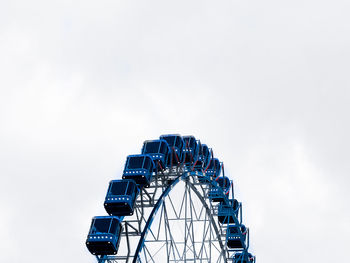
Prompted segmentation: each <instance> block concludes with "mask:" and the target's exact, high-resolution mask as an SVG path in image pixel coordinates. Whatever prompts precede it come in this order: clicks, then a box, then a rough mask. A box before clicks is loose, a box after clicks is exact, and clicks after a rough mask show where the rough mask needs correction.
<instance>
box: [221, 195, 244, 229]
mask: <svg viewBox="0 0 350 263" xmlns="http://www.w3.org/2000/svg"><path fill="white" fill-rule="evenodd" d="M239 206H240V204H239V202H238V201H237V200H236V199H230V200H229V203H228V204H225V203H224V202H221V203H220V204H219V207H218V220H219V222H220V223H221V224H234V223H235V221H234V219H233V218H234V217H235V218H238V211H239Z"/></svg>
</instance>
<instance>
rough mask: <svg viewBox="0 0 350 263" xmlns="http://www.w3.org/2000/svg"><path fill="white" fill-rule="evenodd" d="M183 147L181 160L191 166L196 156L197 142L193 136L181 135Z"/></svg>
mask: <svg viewBox="0 0 350 263" xmlns="http://www.w3.org/2000/svg"><path fill="white" fill-rule="evenodd" d="M182 138H183V140H184V147H183V149H182V152H183V162H184V164H185V166H187V167H192V165H193V164H194V162H195V160H197V158H198V147H197V146H198V144H197V141H196V138H195V137H194V136H183V137H182Z"/></svg>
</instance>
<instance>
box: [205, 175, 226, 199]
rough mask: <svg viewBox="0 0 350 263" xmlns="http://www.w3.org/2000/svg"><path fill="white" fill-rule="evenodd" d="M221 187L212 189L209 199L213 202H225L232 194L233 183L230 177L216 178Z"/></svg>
mask: <svg viewBox="0 0 350 263" xmlns="http://www.w3.org/2000/svg"><path fill="white" fill-rule="evenodd" d="M216 182H217V183H218V185H219V187H211V188H210V190H209V194H208V197H209V199H210V200H211V201H213V202H223V201H224V200H225V197H228V195H229V193H230V187H231V181H230V179H229V178H228V177H226V176H225V177H224V176H220V177H218V178H216Z"/></svg>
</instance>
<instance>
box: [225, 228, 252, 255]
mask: <svg viewBox="0 0 350 263" xmlns="http://www.w3.org/2000/svg"><path fill="white" fill-rule="evenodd" d="M226 235H227V237H226V241H227V246H228V247H229V248H232V249H237V250H241V249H245V248H246V245H245V242H246V239H247V228H246V227H245V226H244V225H228V227H227V234H226Z"/></svg>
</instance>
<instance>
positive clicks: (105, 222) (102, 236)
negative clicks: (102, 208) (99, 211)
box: [86, 216, 122, 255]
mask: <svg viewBox="0 0 350 263" xmlns="http://www.w3.org/2000/svg"><path fill="white" fill-rule="evenodd" d="M121 231H122V226H121V224H120V219H119V218H118V217H115V216H96V217H94V218H93V219H92V223H91V227H90V231H89V234H88V236H87V239H86V246H87V248H88V250H89V251H90V253H91V254H94V255H115V254H117V251H118V247H119V242H120V234H121Z"/></svg>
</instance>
